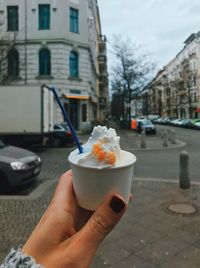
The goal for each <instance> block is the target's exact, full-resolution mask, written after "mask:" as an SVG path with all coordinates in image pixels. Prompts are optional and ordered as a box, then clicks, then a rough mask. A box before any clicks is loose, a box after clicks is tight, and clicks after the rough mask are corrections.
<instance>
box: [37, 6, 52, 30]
mask: <svg viewBox="0 0 200 268" xmlns="http://www.w3.org/2000/svg"><path fill="white" fill-rule="evenodd" d="M49 29H50V5H39V30H49Z"/></svg>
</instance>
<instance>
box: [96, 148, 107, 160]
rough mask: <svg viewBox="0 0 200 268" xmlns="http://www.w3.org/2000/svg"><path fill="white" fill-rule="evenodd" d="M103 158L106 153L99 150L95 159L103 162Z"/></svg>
mask: <svg viewBox="0 0 200 268" xmlns="http://www.w3.org/2000/svg"><path fill="white" fill-rule="evenodd" d="M105 156H106V152H105V151H103V150H101V151H99V152H98V155H97V158H98V160H99V161H103V160H104V159H105Z"/></svg>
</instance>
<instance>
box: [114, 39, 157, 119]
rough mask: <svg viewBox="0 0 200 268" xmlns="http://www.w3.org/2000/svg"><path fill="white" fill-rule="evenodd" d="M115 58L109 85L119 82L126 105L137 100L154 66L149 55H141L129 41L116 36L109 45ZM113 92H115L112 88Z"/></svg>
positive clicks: (127, 115) (128, 110)
mask: <svg viewBox="0 0 200 268" xmlns="http://www.w3.org/2000/svg"><path fill="white" fill-rule="evenodd" d="M111 46H112V52H113V55H114V58H115V61H114V64H113V67H112V71H111V81H112V82H111V83H112V85H117V84H118V82H119V81H120V85H121V90H122V93H121V94H123V97H124V99H123V100H124V101H125V103H126V104H130V102H131V100H132V99H134V98H137V97H138V95H139V94H140V93H141V92H142V90H143V88H144V86H145V85H146V84H147V82H148V78H149V77H148V76H149V74H150V73H151V72H152V71H153V70H154V68H155V64H153V63H151V62H150V61H149V55H148V54H147V53H146V54H144V53H143V54H142V53H141V52H140V48H139V47H136V46H135V45H134V44H132V42H131V41H130V40H129V39H126V40H125V39H123V38H122V37H121V36H119V35H116V36H114V38H113V42H112V44H111ZM112 89H113V90H115V89H114V88H113V87H112ZM125 118H126V119H129V118H130V107H128V108H127V109H126V114H125Z"/></svg>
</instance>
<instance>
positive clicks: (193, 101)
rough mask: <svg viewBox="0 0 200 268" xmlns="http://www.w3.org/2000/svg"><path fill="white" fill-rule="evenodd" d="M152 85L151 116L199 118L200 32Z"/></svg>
mask: <svg viewBox="0 0 200 268" xmlns="http://www.w3.org/2000/svg"><path fill="white" fill-rule="evenodd" d="M184 43H185V46H184V48H183V49H182V50H181V51H180V52H179V53H178V54H177V55H176V57H175V58H174V59H172V60H171V61H170V62H169V63H168V64H167V65H166V66H165V67H164V68H163V69H162V70H161V71H159V72H158V74H157V75H156V77H155V78H154V79H153V80H152V82H151V83H150V84H149V86H148V87H149V113H154V114H160V116H162V117H170V118H200V32H198V33H196V34H191V35H190V36H189V37H188V38H187V40H186V41H185V42H184Z"/></svg>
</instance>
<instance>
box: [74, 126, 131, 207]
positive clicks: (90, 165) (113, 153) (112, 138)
mask: <svg viewBox="0 0 200 268" xmlns="http://www.w3.org/2000/svg"><path fill="white" fill-rule="evenodd" d="M119 141H120V137H119V136H117V133H116V131H115V130H114V129H113V128H107V127H105V126H97V127H94V129H93V131H92V134H91V136H90V138H89V139H88V141H87V142H86V143H85V144H84V145H83V153H81V154H80V153H79V151H78V149H77V150H74V151H73V152H71V154H70V155H69V162H70V164H71V168H72V173H73V186H74V192H75V195H76V199H77V202H78V204H79V206H80V207H83V208H86V209H90V210H95V209H96V208H97V206H98V205H99V204H100V202H102V200H103V199H104V197H105V196H106V195H107V194H109V193H110V194H111V193H118V194H120V195H121V196H123V197H124V199H125V201H126V202H128V199H129V193H130V189H131V184H132V178H133V166H134V163H135V161H136V157H135V156H134V155H133V154H132V153H130V152H127V151H124V150H121V148H120V145H119Z"/></svg>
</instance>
